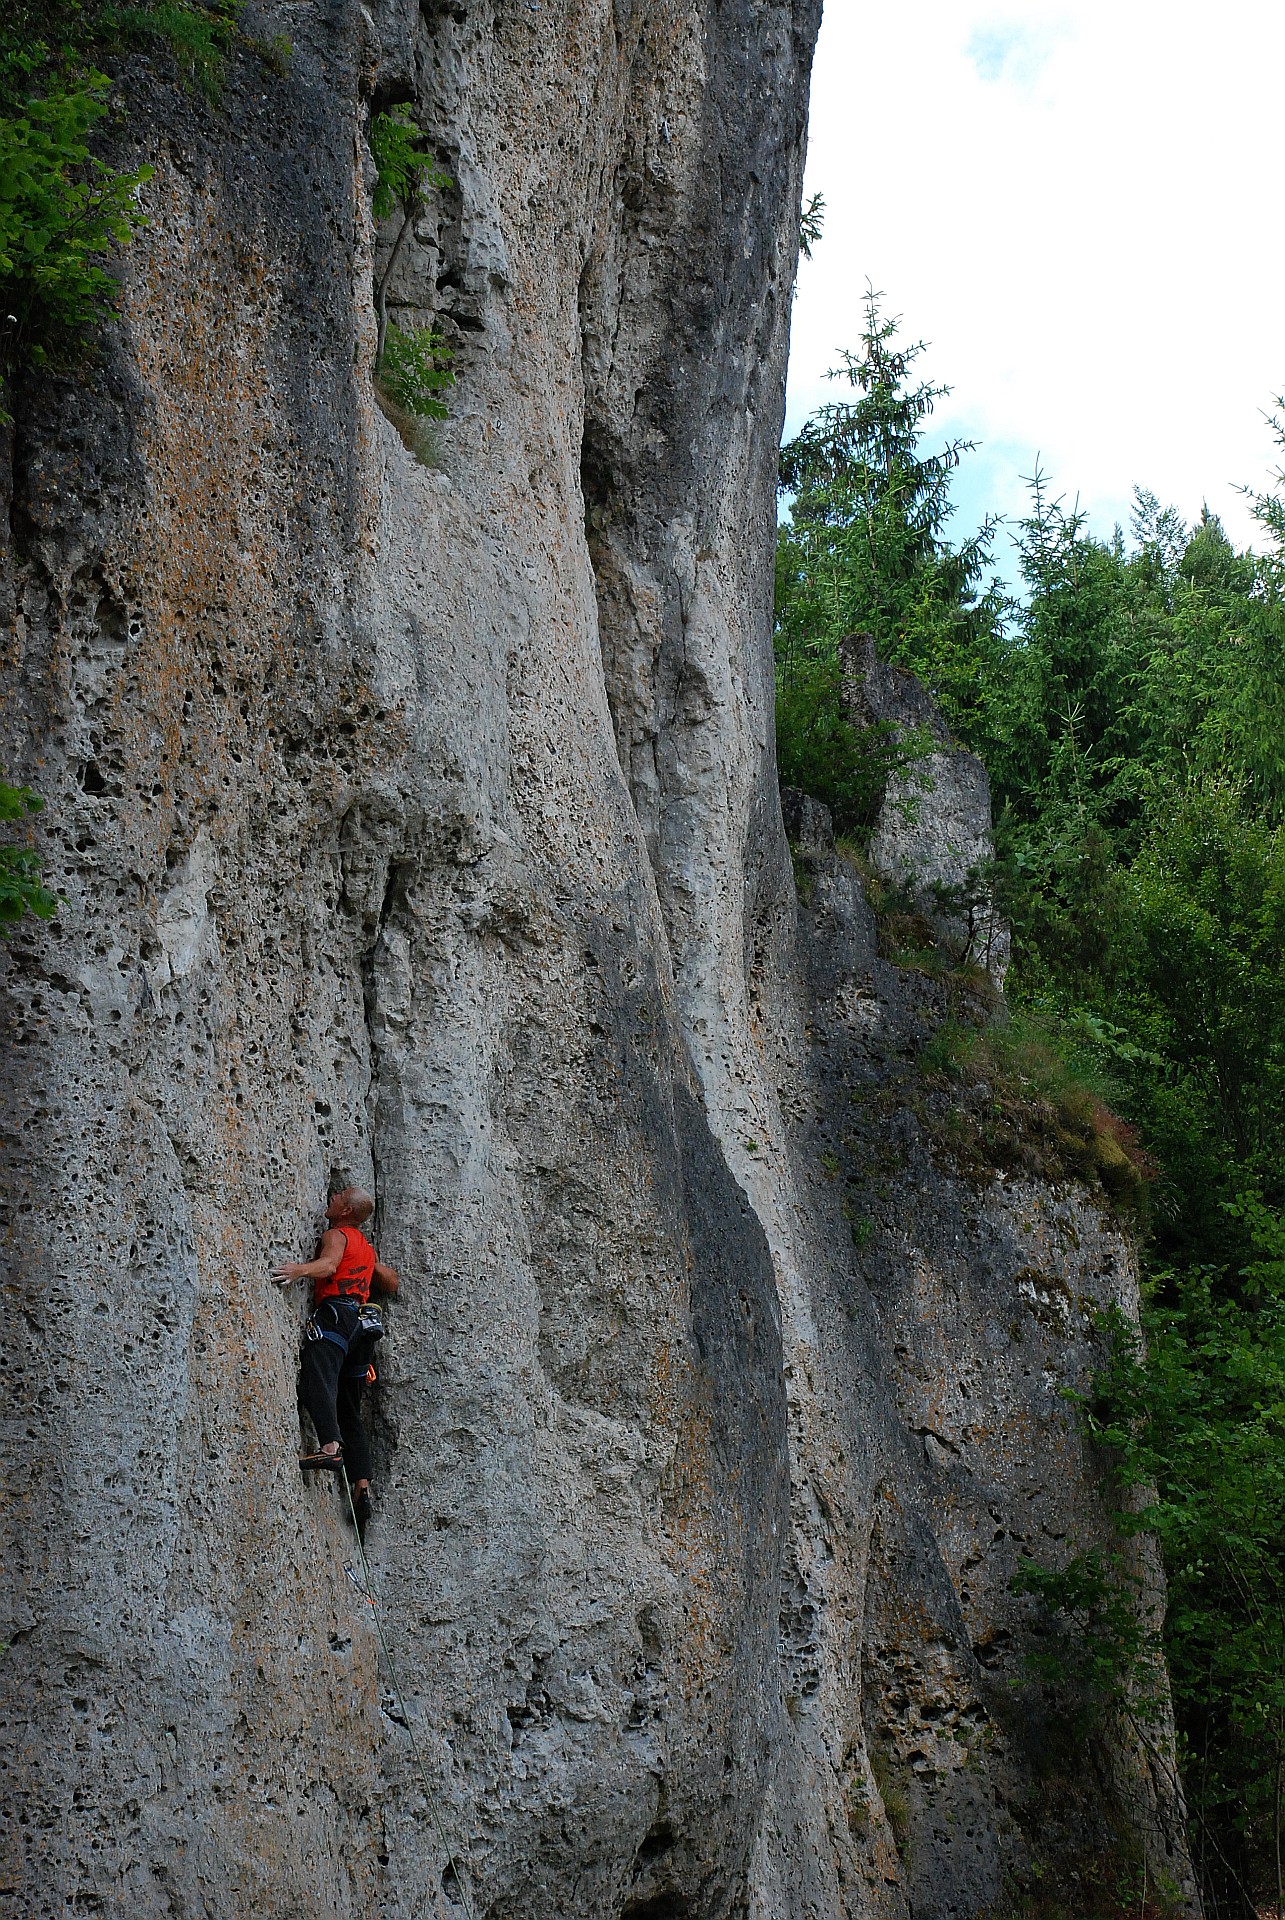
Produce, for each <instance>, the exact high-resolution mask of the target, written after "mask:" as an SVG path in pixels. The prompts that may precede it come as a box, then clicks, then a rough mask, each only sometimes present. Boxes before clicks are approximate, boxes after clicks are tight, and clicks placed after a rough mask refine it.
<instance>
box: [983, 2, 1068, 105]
mask: <svg viewBox="0 0 1285 1920" xmlns="http://www.w3.org/2000/svg"><path fill="white" fill-rule="evenodd" d="M1074 31H1075V28H1074V23H1073V22H1072V21H1069V20H1067V19H1065V18H1061V19H1057V20H1048V21H1042V22H1038V23H1036V22H1032V21H1029V20H1027V21H1023V20H992V21H986V22H983V23H981V24H979V25H978V26H976V27H974V28H973V31H972V32H971V33H970V34H969V36H968V39H967V41H966V42H965V43H964V52H965V54H966V55H967V57H968V59H969V60H971V62H972V64H973V69H974V71H975V72H976V74H977V77H978V79H979V80H989V81H994V82H1000V81H1010V82H1013V83H1015V84H1016V85H1017V86H1019V87H1022V88H1024V89H1029V88H1030V87H1032V86H1034V84H1035V82H1036V81H1037V80H1038V79H1039V77H1040V75H1041V73H1043V71H1044V69H1045V67H1046V66H1047V65H1048V63H1049V60H1050V58H1051V56H1052V54H1053V51H1054V48H1055V47H1056V45H1057V42H1058V40H1060V39H1061V38H1063V37H1064V36H1065V35H1067V34H1070V33H1073V32H1074Z"/></svg>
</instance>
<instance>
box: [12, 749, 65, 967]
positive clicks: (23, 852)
mask: <svg viewBox="0 0 1285 1920" xmlns="http://www.w3.org/2000/svg"><path fill="white" fill-rule="evenodd" d="M44 804H45V803H44V801H43V800H42V799H41V797H40V795H39V794H38V793H33V791H32V790H31V788H30V787H11V786H7V785H6V784H5V782H4V781H2V780H0V820H2V821H6V822H8V821H14V820H22V819H23V818H25V816H26V815H28V814H32V813H39V812H40V809H41V808H42V807H43V806H44ZM40 874H41V859H40V855H39V854H38V853H36V852H35V851H34V850H33V849H32V848H31V847H21V846H12V845H10V846H0V933H3V932H4V930H5V929H6V928H8V927H11V926H12V925H13V924H14V923H15V922H16V921H18V920H21V919H22V917H23V915H24V914H25V913H34V914H35V915H36V916H37V917H38V918H39V919H41V920H48V919H51V918H52V916H53V915H54V914H55V913H56V912H57V911H58V896H57V895H56V894H53V893H50V892H48V891H47V889H46V888H45V887H43V886H42V885H41V880H40Z"/></svg>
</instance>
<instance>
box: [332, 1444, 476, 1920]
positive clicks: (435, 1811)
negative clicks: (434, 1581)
mask: <svg viewBox="0 0 1285 1920" xmlns="http://www.w3.org/2000/svg"><path fill="white" fill-rule="evenodd" d="M339 1471H340V1473H341V1474H342V1476H343V1483H344V1494H345V1496H346V1498H347V1501H348V1517H349V1519H350V1520H351V1521H352V1530H353V1534H354V1536H355V1538H356V1541H357V1558H358V1559H359V1560H360V1562H361V1577H362V1581H363V1583H364V1584H363V1585H362V1586H361V1588H360V1591H361V1592H362V1594H363V1595H364V1596H365V1598H366V1600H367V1602H368V1604H369V1606H370V1611H371V1614H372V1616H373V1618H374V1622H375V1632H376V1633H377V1634H378V1636H379V1646H380V1651H381V1652H382V1653H383V1656H384V1665H385V1666H386V1667H387V1669H388V1678H389V1680H390V1682H391V1683H392V1689H393V1698H394V1699H395V1700H396V1702H397V1710H398V1712H399V1713H400V1714H401V1716H402V1725H403V1726H404V1727H405V1729H406V1731H407V1733H408V1734H409V1735H410V1748H411V1752H412V1753H413V1754H414V1756H415V1765H416V1767H417V1768H418V1769H419V1778H420V1784H421V1785H422V1786H423V1789H424V1798H425V1799H426V1800H427V1801H428V1807H429V1812H430V1813H431V1814H432V1816H433V1825H434V1826H435V1827H436V1828H437V1837H438V1839H439V1840H440V1841H441V1843H442V1851H443V1853H445V1855H446V1861H447V1865H448V1866H449V1867H450V1870H451V1874H452V1876H453V1877H454V1880H455V1884H456V1886H457V1887H458V1888H459V1894H460V1900H461V1901H462V1903H463V1906H464V1912H465V1914H466V1915H467V1920H475V1916H474V1913H473V1901H472V1897H471V1896H470V1894H469V1890H468V1886H467V1884H466V1882H465V1879H464V1875H463V1874H462V1873H461V1872H460V1870H459V1866H458V1864H457V1863H456V1859H455V1855H454V1853H453V1852H452V1850H451V1843H450V1841H449V1840H448V1839H447V1837H446V1828H445V1827H444V1826H443V1824H442V1815H441V1809H440V1808H439V1806H438V1803H437V1795H436V1794H435V1793H434V1792H433V1789H432V1786H431V1784H430V1782H429V1778H428V1769H427V1768H426V1767H425V1765H424V1759H423V1755H422V1754H421V1753H420V1750H419V1741H418V1740H417V1739H416V1738H415V1727H414V1723H413V1722H412V1720H411V1717H410V1714H409V1713H408V1712H407V1711H406V1701H405V1699H404V1697H403V1694H402V1685H401V1681H400V1680H399V1679H398V1677H397V1667H396V1665H395V1663H394V1661H393V1656H392V1652H391V1650H390V1648H389V1645H388V1636H387V1635H386V1634H385V1632H384V1623H383V1621H382V1620H381V1618H380V1615H379V1607H378V1605H377V1604H376V1601H375V1584H374V1581H373V1580H372V1578H371V1572H370V1562H369V1560H367V1558H366V1549H365V1546H364V1544H363V1542H362V1537H361V1528H360V1527H359V1526H358V1525H357V1509H356V1507H355V1506H354V1505H353V1497H352V1486H351V1484H350V1482H349V1479H348V1469H347V1467H346V1466H342V1465H341V1467H340V1469H339ZM434 1904H435V1905H436V1901H434Z"/></svg>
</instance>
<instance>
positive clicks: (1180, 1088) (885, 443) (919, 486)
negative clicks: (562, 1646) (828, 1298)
mask: <svg viewBox="0 0 1285 1920" xmlns="http://www.w3.org/2000/svg"><path fill="white" fill-rule="evenodd" d="M921 351H922V343H906V342H904V341H903V340H902V339H901V337H900V334H899V327H898V323H897V322H895V321H893V320H891V319H889V318H887V317H886V316H885V315H884V313H883V312H882V310H881V307H880V301H879V297H878V296H877V295H875V294H873V293H871V294H870V295H869V297H868V300H867V306H866V314H865V325H864V330H863V332H862V335H861V340H860V345H859V348H858V349H857V350H856V351H854V352H852V353H849V354H847V355H845V356H844V360H843V364H842V365H841V367H840V368H839V369H838V370H837V373H836V376H835V377H836V379H838V381H839V382H840V383H841V385H844V386H846V387H847V388H848V389H849V390H850V395H851V397H847V396H845V397H844V398H842V399H839V400H836V401H835V402H833V403H832V404H830V405H828V406H825V407H823V408H822V409H821V410H820V411H819V412H818V413H817V414H816V415H815V416H814V417H813V418H812V419H811V420H809V421H808V423H807V425H806V426H805V427H804V428H803V429H802V431H801V432H800V433H799V434H798V435H797V436H796V437H795V438H794V439H793V440H791V441H790V442H788V443H787V445H786V446H785V447H784V448H783V449H782V453H781V468H780V487H781V493H782V497H783V502H784V509H785V510H784V512H783V516H782V522H781V525H780V528H779V533H778V544H777V572H776V674H777V739H778V760H779V769H780V777H781V780H782V783H783V784H786V785H793V786H799V787H802V788H804V789H805V790H806V791H808V792H811V793H812V794H813V795H815V796H816V797H817V798H819V799H821V800H823V801H825V802H826V803H827V804H828V805H829V806H830V807H831V809H832V811H833V813H834V816H835V822H836V826H837V827H838V829H839V830H840V832H847V833H849V834H854V835H856V836H858V837H859V836H860V834H861V832H862V830H863V828H864V827H865V826H867V825H868V824H869V817H870V794H871V791H872V780H871V772H870V764H869V754H870V743H869V742H868V741H865V740H863V739H862V738H861V737H860V736H859V735H858V734H857V733H856V732H854V730H853V729H852V727H851V726H850V725H849V724H848V722H847V720H846V719H845V711H844V703H843V700H842V673H841V667H840V655H839V641H840V639H841V638H842V637H843V636H845V635H847V634H850V633H857V632H864V633H868V634H869V635H871V636H872V637H873V639H874V641H875V643H876V646H877V648H878V651H879V654H880V655H881V657H882V658H883V659H885V660H888V661H892V662H894V663H896V664H898V665H901V666H904V667H908V668H910V669H912V670H913V671H914V672H915V673H917V674H918V675H919V676H920V677H921V678H922V679H923V680H924V682H925V683H926V684H927V685H928V686H929V688H930V689H931V690H932V692H933V693H934V694H935V696H936V697H937V699H938V701H939V703H940V705H941V707H942V709H943V711H944V713H945V716H946V718H947V720H948V723H949V725H950V727H951V729H952V731H953V732H954V734H955V736H956V737H957V738H958V740H959V741H960V742H961V743H962V744H963V745H964V746H966V747H968V748H969V749H971V751H973V752H974V753H976V754H978V755H979V756H980V757H981V759H982V760H983V761H984V762H985V765H986V767H987V770H988V772H989V775H990V780H991V786H992V791H993V795H994V803H995V828H996V854H997V857H996V862H995V868H994V872H993V873H992V874H991V875H990V876H989V883H990V885H991V887H992V888H993V891H994V894H995V896H996V898H997V899H998V901H999V903H1000V904H1001V906H1002V907H1003V910H1004V912H1005V913H1006V914H1007V915H1008V916H1009V918H1010V919H1011V921H1012V925H1013V931H1014V959H1013V966H1012V969H1011V972H1010V975H1009V979H1008V1000H1009V1004H1010V1006H1011V1007H1012V1008H1014V1009H1015V1010H1019V1009H1020V1010H1021V1013H1022V1017H1023V1018H1024V1019H1025V1020H1026V1021H1027V1022H1028V1023H1030V1022H1035V1023H1036V1024H1037V1025H1038V1027H1039V1030H1040V1032H1041V1033H1042V1035H1043V1036H1044V1039H1045V1041H1046V1042H1047V1045H1048V1046H1049V1047H1050V1048H1051V1049H1052V1050H1053V1051H1054V1052H1056V1053H1057V1054H1059V1055H1060V1056H1061V1058H1062V1060H1063V1061H1064V1063H1065V1064H1066V1066H1067V1067H1068V1068H1069V1069H1070V1070H1072V1071H1074V1072H1078V1073H1082V1074H1085V1075H1086V1076H1088V1077H1089V1078H1090V1079H1091V1081H1092V1083H1093V1085H1094V1087H1095V1089H1096V1090H1098V1091H1099V1092H1102V1091H1105V1093H1106V1094H1107V1095H1108V1097H1109V1099H1110V1102H1111V1106H1112V1108H1113V1110H1114V1111H1115V1112H1116V1113H1117V1114H1118V1115H1119V1116H1120V1117H1121V1119H1122V1121H1123V1122H1125V1123H1126V1124H1127V1125H1128V1126H1129V1127H1130V1128H1132V1129H1135V1130H1136V1134H1137V1136H1139V1137H1140V1139H1141V1143H1142V1148H1143V1151H1144V1152H1145V1155H1146V1156H1147V1160H1148V1163H1149V1165H1150V1166H1151V1167H1152V1168H1153V1169H1154V1170H1155V1173H1156V1177H1155V1179H1154V1180H1153V1181H1152V1182H1151V1183H1150V1191H1149V1203H1148V1209H1147V1219H1146V1221H1145V1234H1144V1239H1145V1248H1144V1254H1145V1262H1146V1273H1147V1283H1146V1304H1145V1307H1144V1343H1143V1345H1142V1346H1139V1345H1138V1344H1137V1342H1136V1340H1135V1339H1134V1338H1133V1336H1132V1335H1131V1334H1130V1331H1129V1330H1128V1328H1127V1327H1125V1326H1124V1325H1123V1323H1119V1324H1116V1325H1115V1326H1114V1327H1107V1328H1105V1329H1104V1337H1105V1340H1106V1346H1107V1351H1108V1353H1109V1359H1108V1361H1107V1364H1106V1365H1105V1367H1104V1370H1103V1374H1102V1377H1101V1379H1100V1381H1099V1390H1098V1394H1097V1397H1096V1399H1095V1401H1094V1403H1093V1404H1092V1406H1090V1407H1088V1408H1086V1409H1085V1410H1084V1415H1085V1418H1086V1420H1087V1421H1088V1422H1089V1423H1090V1425H1091V1426H1093V1427H1094V1429H1095V1431H1096V1433H1097V1436H1098V1437H1099V1438H1100V1439H1102V1440H1103V1441H1105V1442H1108V1443H1110V1445H1111V1447H1112V1449H1113V1456H1112V1457H1114V1459H1115V1460H1116V1462H1117V1468H1116V1472H1117V1477H1118V1479H1119V1481H1120V1483H1121V1487H1122V1491H1123V1489H1125V1488H1131V1489H1134V1490H1135V1491H1136V1490H1141V1491H1142V1497H1143V1499H1144V1501H1145V1503H1146V1504H1145V1508H1144V1511H1143V1512H1142V1513H1141V1514H1136V1513H1132V1512H1130V1511H1129V1509H1130V1508H1132V1507H1134V1506H1136V1504H1137V1501H1136V1499H1134V1500H1125V1499H1123V1498H1122V1501H1121V1513H1120V1522H1119V1524H1120V1526H1121V1529H1122V1531H1129V1530H1137V1529H1138V1528H1139V1527H1145V1528H1147V1529H1149V1530H1152V1531H1154V1533H1155V1535H1156V1536H1157V1538H1158V1539H1159V1541H1160V1544H1161V1547H1162V1549H1163V1552H1164V1557H1165V1563H1166V1569H1167V1574H1168V1585H1169V1609H1168V1618H1167V1624H1166V1629H1165V1633H1166V1652H1167V1654H1168V1659H1169V1666H1170V1672H1171V1676H1172V1684H1173V1690H1174V1699H1175V1708H1176V1713H1177V1719H1178V1727H1179V1739H1180V1754H1181V1762H1182V1767H1183V1774H1184V1783H1185V1788H1186V1794H1187V1800H1188V1807H1189V1812H1190V1816H1191V1842H1192V1850H1193V1856H1194V1858H1195V1860H1196V1862H1197V1866H1198V1869H1199V1872H1200V1876H1201V1881H1202V1888H1203V1892H1204V1896H1205V1900H1206V1906H1207V1910H1208V1911H1209V1912H1210V1913H1211V1914H1213V1915H1223V1914H1227V1915H1231V1914H1237V1915H1239V1914H1243V1913H1246V1912H1250V1913H1252V1912H1254V1911H1255V1902H1256V1901H1261V1900H1263V1899H1266V1900H1269V1901H1273V1902H1274V1903H1275V1904H1276V1906H1277V1908H1278V1909H1279V1910H1281V1911H1285V1906H1283V1905H1282V1901H1281V1877H1282V1874H1281V1860H1282V1816H1283V1798H1285V824H1283V822H1285V498H1283V497H1282V494H1281V492H1280V491H1276V492H1268V493H1265V494H1261V495H1256V496H1255V495H1251V496H1250V504H1251V506H1252V509H1253V513H1254V517H1255V520H1256V523H1257V527H1258V531H1259V536H1260V537H1259V539H1258V541H1257V543H1256V549H1255V550H1254V551H1238V550H1237V549H1236V548H1235V547H1234V546H1233V544H1232V542H1231V541H1230V540H1229V539H1228V537H1227V535H1226V533H1225V531H1224V529H1223V527H1222V525H1221V524H1220V522H1219V520H1218V519H1217V518H1216V517H1215V516H1214V515H1212V514H1210V513H1209V512H1208V511H1207V510H1206V511H1204V512H1203V513H1202V514H1201V517H1200V518H1199V520H1197V521H1196V522H1195V523H1194V524H1192V525H1189V524H1187V523H1186V522H1185V521H1184V519H1183V517H1182V516H1181V514H1180V513H1179V512H1178V511H1177V510H1176V509H1175V508H1174V507H1171V506H1166V505H1162V503H1161V502H1160V501H1159V500H1158V499H1157V498H1156V497H1155V495H1154V494H1152V493H1149V492H1147V491H1145V490H1144V489H1143V488H1138V489H1137V490H1136V492H1135V504H1134V512H1133V516H1132V525H1131V528H1130V530H1129V532H1128V533H1127V534H1126V533H1125V532H1124V531H1123V530H1120V529H1117V531H1116V533H1115V534H1114V536H1113V537H1112V538H1111V539H1110V540H1103V539H1100V538H1098V537H1097V536H1096V535H1094V534H1093V533H1092V532H1091V531H1090V530H1089V527H1088V525H1087V522H1086V519H1085V516H1084V515H1083V514H1082V513H1081V512H1080V511H1079V509H1078V507H1068V506H1067V505H1066V503H1065V499H1064V497H1062V496H1059V495H1058V494H1057V493H1056V492H1055V491H1054V489H1053V487H1052V485H1051V483H1050V481H1049V479H1048V477H1047V476H1046V475H1044V474H1043V473H1041V472H1038V471H1037V472H1036V473H1035V474H1034V475H1033V476H1032V477H1031V479H1030V482H1029V506H1028V511H1027V514H1026V516H1025V518H1024V519H1023V520H1022V521H1021V522H1020V524H1019V526H1018V527H1017V528H1016V529H1015V533H1016V538H1017V543H1018V557H1019V564H1020V574H1021V582H1022V591H1021V592H1020V594H1017V595H1014V594H1011V593H1009V592H1007V591H1005V590H1004V589H1003V588H1002V587H1001V585H999V584H998V583H997V582H996V580H995V578H994V577H993V567H994V555H995V548H996V541H997V539H998V538H999V537H1000V534H1001V529H1000V526H999V523H998V521H997V520H995V519H993V518H988V519H987V520H986V521H985V522H984V523H983V525H982V527H981V528H980V529H979V530H978V531H977V532H976V533H974V534H973V535H972V536H971V537H968V538H966V539H963V540H959V541H956V540H955V539H954V538H953V537H952V526H951V519H952V501H951V486H952V480H953V476H954V475H955V473H956V470H957V468H958V466H959V463H960V461H961V460H963V459H964V458H966V457H967V454H968V453H969V452H970V451H971V445H970V443H969V442H967V441H964V440H954V441H947V442H945V443H944V444H942V445H939V446H937V447H935V448H934V447H933V446H932V445H931V444H930V443H929V441H928V434H929V429H930V425H931V417H932V414H933V411H934V408H935V406H936V403H937V402H938V401H939V400H940V399H941V398H942V397H943V395H944V393H945V392H946V391H947V390H946V389H944V388H941V387H935V386H933V385H931V384H930V383H928V382H925V381H923V380H921V379H919V378H918V376H917V373H916V361H917V359H918V357H919V354H920V353H921ZM1282 411H1285V402H1280V403H1278V412H1277V414H1276V415H1274V416H1272V417H1271V418H1270V421H1269V426H1270V430H1271V431H1272V433H1273V434H1274V435H1275V438H1276V442H1277V445H1278V447H1279V448H1280V449H1282V451H1285V424H1283V423H1282V418H1281V412H1282ZM1278 479H1279V481H1280V482H1281V483H1282V485H1285V473H1282V474H1280V475H1279V476H1278ZM1044 1591H1045V1592H1046V1597H1048V1598H1049V1599H1050V1603H1051V1604H1056V1602H1057V1597H1058V1596H1057V1590H1056V1581H1055V1580H1054V1581H1053V1582H1052V1584H1050V1583H1049V1582H1048V1581H1046V1582H1045V1589H1044Z"/></svg>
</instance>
